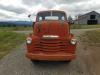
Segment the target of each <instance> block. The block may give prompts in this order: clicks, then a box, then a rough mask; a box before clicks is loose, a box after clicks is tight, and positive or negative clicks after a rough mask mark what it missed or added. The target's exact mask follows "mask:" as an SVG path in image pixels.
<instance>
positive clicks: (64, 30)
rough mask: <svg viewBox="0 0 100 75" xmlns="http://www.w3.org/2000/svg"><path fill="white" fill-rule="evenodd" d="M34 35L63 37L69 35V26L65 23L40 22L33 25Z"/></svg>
mask: <svg viewBox="0 0 100 75" xmlns="http://www.w3.org/2000/svg"><path fill="white" fill-rule="evenodd" d="M34 34H35V35H37V36H39V37H43V36H46V35H47V36H48V35H49V36H50V35H51V36H59V37H65V36H67V35H68V34H69V26H68V23H67V22H65V21H41V22H36V23H35V25H34Z"/></svg>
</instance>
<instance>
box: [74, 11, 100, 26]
mask: <svg viewBox="0 0 100 75" xmlns="http://www.w3.org/2000/svg"><path fill="white" fill-rule="evenodd" d="M74 23H75V24H85V25H95V24H100V14H99V13H98V12H96V11H91V12H89V13H86V14H84V15H80V16H78V19H76V20H75V22H74Z"/></svg>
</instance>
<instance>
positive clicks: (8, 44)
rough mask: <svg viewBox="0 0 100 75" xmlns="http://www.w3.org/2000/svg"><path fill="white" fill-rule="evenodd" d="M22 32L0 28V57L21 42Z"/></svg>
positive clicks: (22, 39)
mask: <svg viewBox="0 0 100 75" xmlns="http://www.w3.org/2000/svg"><path fill="white" fill-rule="evenodd" d="M24 40H25V35H24V34H19V33H14V32H11V31H7V30H0V59H1V58H2V57H3V56H5V55H6V54H8V53H9V52H11V51H12V50H13V48H15V47H17V46H18V45H19V44H21V43H23V42H24Z"/></svg>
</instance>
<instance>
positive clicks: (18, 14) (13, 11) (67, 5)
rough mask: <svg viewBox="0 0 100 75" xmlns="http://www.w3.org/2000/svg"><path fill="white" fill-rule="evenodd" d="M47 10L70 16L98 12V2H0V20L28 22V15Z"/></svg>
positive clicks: (78, 0) (92, 0)
mask: <svg viewBox="0 0 100 75" xmlns="http://www.w3.org/2000/svg"><path fill="white" fill-rule="evenodd" d="M47 9H59V10H64V11H66V13H67V14H68V15H72V16H75V15H78V14H84V13H86V12H89V11H93V10H95V11H97V12H100V0H0V19H16V20H28V18H27V15H28V14H32V13H33V15H35V14H36V13H37V12H38V11H42V10H47Z"/></svg>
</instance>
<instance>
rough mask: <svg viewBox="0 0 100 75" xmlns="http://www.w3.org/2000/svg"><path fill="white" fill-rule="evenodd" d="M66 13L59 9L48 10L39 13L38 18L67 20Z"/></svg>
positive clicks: (41, 19)
mask: <svg viewBox="0 0 100 75" xmlns="http://www.w3.org/2000/svg"><path fill="white" fill-rule="evenodd" d="M66 19H67V18H66V14H65V13H64V12H58V11H46V12H40V13H38V14H37V20H38V21H43V20H66Z"/></svg>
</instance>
